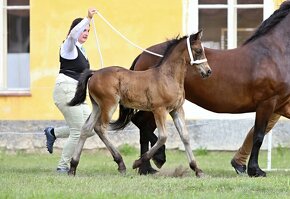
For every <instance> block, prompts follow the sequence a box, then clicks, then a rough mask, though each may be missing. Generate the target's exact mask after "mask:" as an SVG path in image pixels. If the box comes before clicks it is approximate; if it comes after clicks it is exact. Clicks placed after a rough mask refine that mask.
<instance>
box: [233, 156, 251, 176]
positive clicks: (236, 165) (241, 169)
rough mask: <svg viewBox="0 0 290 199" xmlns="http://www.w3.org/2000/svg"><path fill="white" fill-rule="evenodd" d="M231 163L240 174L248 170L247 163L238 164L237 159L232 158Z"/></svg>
mask: <svg viewBox="0 0 290 199" xmlns="http://www.w3.org/2000/svg"><path fill="white" fill-rule="evenodd" d="M231 165H232V167H233V168H234V169H235V171H236V173H237V174H239V175H242V174H245V173H246V170H247V166H246V165H240V164H238V163H237V162H236V161H235V159H232V160H231Z"/></svg>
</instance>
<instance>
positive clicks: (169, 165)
mask: <svg viewBox="0 0 290 199" xmlns="http://www.w3.org/2000/svg"><path fill="white" fill-rule="evenodd" d="M120 151H124V154H123V158H124V161H125V163H126V165H127V174H126V175H120V174H119V173H118V172H117V166H116V164H115V162H113V161H112V157H111V155H110V154H109V153H108V151H107V150H96V151H84V152H83V155H82V157H81V161H80V164H79V167H78V170H77V174H76V176H75V177H71V176H67V175H60V174H57V173H56V172H55V167H56V164H57V162H58V160H59V157H60V152H59V151H56V152H55V154H53V155H50V154H47V153H44V152H35V153H25V152H21V151H18V152H14V153H11V152H8V151H1V152H0V162H1V163H0V185H1V186H0V198H30V199H32V198H37V199H41V198H57V199H61V198H114V199H115V198H124V199H125V198H126V199H130V198H138V199H139V198H140V199H142V198H164V199H165V198H166V199H167V198H169V199H170V198H172V199H173V198H174V199H175V198H263V199H265V198H279V199H283V198H289V196H290V171H283V170H275V171H268V172H267V177H266V178H250V177H248V176H247V175H244V176H237V175H236V174H235V172H234V171H233V169H232V167H231V166H230V164H229V162H230V160H231V158H232V156H233V154H234V153H233V152H210V151H206V149H202V150H201V151H202V153H200V154H201V155H198V154H196V158H197V160H198V163H199V165H200V167H201V168H202V169H203V171H204V172H205V173H206V177H204V178H201V179H198V178H196V177H195V175H194V172H192V171H191V170H190V169H188V166H187V165H188V164H187V160H186V156H185V153H184V152H182V151H178V150H167V162H166V164H165V165H164V166H163V168H162V169H161V170H160V172H159V173H158V174H157V175H150V176H140V175H138V174H137V172H136V171H135V170H133V169H131V166H132V163H133V161H134V160H135V159H136V158H137V157H138V153H139V152H138V150H136V149H134V148H131V147H130V146H128V145H125V146H123V147H121V148H120ZM266 158H267V154H266V152H265V151H262V152H261V153H260V166H261V168H266V162H267V160H266ZM289 163H290V150H289V149H283V153H281V149H280V148H278V149H277V150H273V154H272V166H273V168H277V169H283V168H290V164H289ZM176 172H180V173H182V174H183V175H182V177H173V175H172V174H174V173H176Z"/></svg>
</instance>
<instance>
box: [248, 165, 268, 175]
mask: <svg viewBox="0 0 290 199" xmlns="http://www.w3.org/2000/svg"><path fill="white" fill-rule="evenodd" d="M248 175H249V176H250V177H266V172H264V171H262V170H261V169H260V168H259V167H257V168H256V167H255V168H250V167H248Z"/></svg>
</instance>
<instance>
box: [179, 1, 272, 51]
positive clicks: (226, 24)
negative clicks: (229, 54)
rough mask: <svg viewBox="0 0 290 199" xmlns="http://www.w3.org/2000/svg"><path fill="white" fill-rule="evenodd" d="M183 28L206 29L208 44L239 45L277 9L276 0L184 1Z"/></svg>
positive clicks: (184, 29) (190, 31) (230, 46)
mask: <svg viewBox="0 0 290 199" xmlns="http://www.w3.org/2000/svg"><path fill="white" fill-rule="evenodd" d="M183 4H184V5H183V9H184V11H183V13H184V14H183V15H184V16H183V27H184V28H183V31H184V33H186V34H189V33H193V32H197V31H198V30H199V29H203V30H204V34H203V42H204V45H205V46H206V47H209V48H216V49H231V48H236V47H237V46H240V45H241V44H242V43H243V42H244V41H245V40H246V39H247V38H248V37H249V36H250V35H252V34H253V32H254V31H255V29H256V27H258V26H259V24H260V23H261V22H262V21H263V19H265V18H268V16H269V15H270V14H272V12H273V10H274V5H273V4H274V3H273V0H183Z"/></svg>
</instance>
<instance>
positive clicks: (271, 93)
mask: <svg viewBox="0 0 290 199" xmlns="http://www.w3.org/2000/svg"><path fill="white" fill-rule="evenodd" d="M289 12H290V2H289V1H286V2H284V3H283V4H282V5H281V6H280V8H279V9H278V10H277V11H275V12H274V13H273V14H272V15H271V16H270V17H269V18H268V19H267V20H265V21H264V22H263V23H262V24H261V25H260V26H259V27H258V28H257V30H256V32H255V33H254V34H253V35H252V36H251V37H250V38H249V39H248V40H246V42H245V43H244V44H243V45H242V46H241V47H238V48H236V49H232V50H214V49H209V48H205V54H206V57H207V59H208V63H209V65H210V66H211V68H212V71H213V74H212V75H211V77H210V78H208V79H207V80H206V81H204V80H203V79H201V78H200V77H199V76H197V75H196V74H195V75H194V73H195V72H194V71H193V70H192V69H189V70H188V71H187V75H186V78H185V82H184V87H185V97H186V99H187V100H189V101H191V102H193V103H195V104H197V105H199V106H201V107H203V108H205V109H207V110H210V111H214V112H217V113H247V112H256V118H255V124H254V127H255V128H254V138H253V148H252V152H251V156H250V159H249V162H248V170H247V172H248V175H249V176H266V173H265V172H264V171H262V170H261V169H260V167H259V164H258V156H259V150H260V147H261V144H262V142H263V139H264V134H265V128H266V126H267V124H268V120H269V118H270V117H271V116H272V114H273V113H275V114H279V115H282V116H285V117H287V118H289V117H290V104H289V100H290V98H289V97H290V25H289V24H290V14H289ZM169 43H170V41H167V42H164V43H160V44H157V45H155V46H152V47H150V48H148V50H151V51H153V52H155V53H159V54H163V53H164V49H166V46H167V45H168V44H169ZM159 59H160V58H159V57H157V56H153V55H150V54H148V53H146V52H143V53H141V54H140V55H139V56H138V57H137V58H136V59H135V61H134V63H133V65H132V68H131V69H133V70H138V71H139V70H146V69H148V66H151V65H152V66H153V65H155V64H156V63H158V62H159ZM133 113H135V112H134V111H132V110H130V109H127V108H125V107H122V106H121V107H120V117H119V119H118V120H117V121H116V122H115V123H116V126H117V127H120V128H122V127H124V125H125V124H126V123H128V121H129V119H132V121H133V123H134V124H136V126H137V127H139V129H140V143H141V154H142V153H144V152H145V151H146V150H148V141H150V142H151V144H154V142H155V141H156V138H155V136H154V134H153V131H154V129H155V128H156V125H155V123H154V117H153V115H152V114H151V113H150V112H143V111H139V112H137V114H135V115H134V116H133ZM122 122H123V123H122ZM163 152H164V147H163V151H160V150H159V151H158V153H156V154H155V156H154V157H153V160H155V163H157V166H158V167H161V166H162V165H163V163H164V162H165V155H163ZM140 169H142V170H141V171H140V170H139V172H140V173H143V174H146V173H152V172H154V169H152V167H151V165H150V162H147V163H144V165H142V166H141V167H140Z"/></svg>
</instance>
